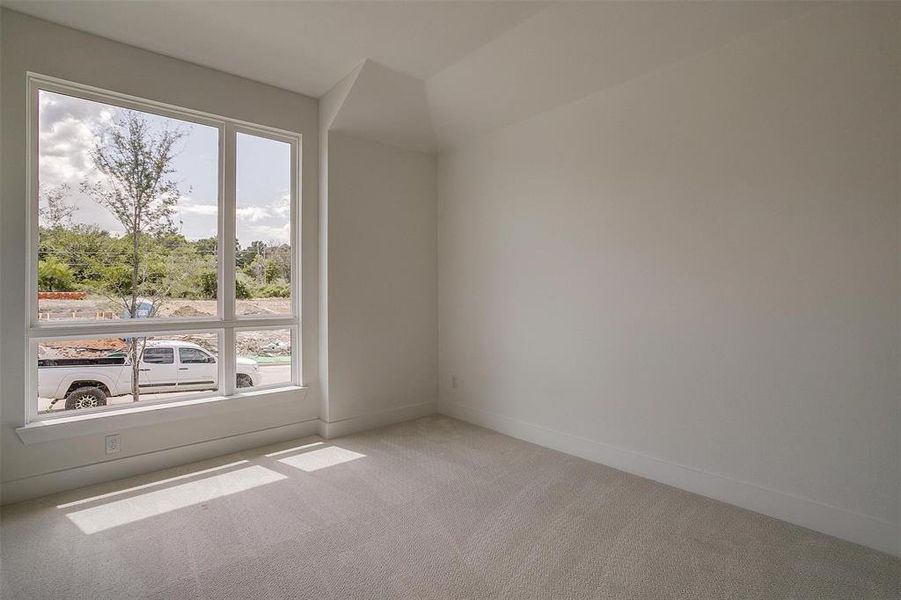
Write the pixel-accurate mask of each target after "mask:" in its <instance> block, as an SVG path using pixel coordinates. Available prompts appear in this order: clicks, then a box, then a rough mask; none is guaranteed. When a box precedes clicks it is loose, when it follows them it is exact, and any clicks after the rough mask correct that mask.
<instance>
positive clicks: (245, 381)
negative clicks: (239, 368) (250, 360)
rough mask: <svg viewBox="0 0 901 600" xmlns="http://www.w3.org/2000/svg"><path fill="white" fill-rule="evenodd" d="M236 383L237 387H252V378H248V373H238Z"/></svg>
mask: <svg viewBox="0 0 901 600" xmlns="http://www.w3.org/2000/svg"><path fill="white" fill-rule="evenodd" d="M236 383H237V387H239V388H249V387H253V379H251V378H250V375H245V374H244V373H238V377H237V382H236Z"/></svg>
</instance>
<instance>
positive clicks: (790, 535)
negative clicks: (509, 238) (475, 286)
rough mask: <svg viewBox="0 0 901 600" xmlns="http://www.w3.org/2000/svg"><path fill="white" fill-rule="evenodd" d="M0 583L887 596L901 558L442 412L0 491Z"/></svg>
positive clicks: (186, 594) (448, 594)
mask: <svg viewBox="0 0 901 600" xmlns="http://www.w3.org/2000/svg"><path fill="white" fill-rule="evenodd" d="M0 548H2V556H0V558H2V563H0V564H2V588H0V592H2V597H3V598H4V599H9V600H13V599H15V600H19V599H26V598H39V599H67V600H68V599H77V598H90V599H103V598H110V599H119V600H121V599H127V598H160V599H167V600H175V599H179V598H240V599H253V600H257V599H265V598H275V599H282V598H315V599H329V598H332V599H345V598H347V599H363V598H460V599H478V598H536V599H538V598H540V599H552V598H641V599H652V600H657V599H664V598H686V599H696V598H717V599H719V598H760V599H773V598H811V599H817V600H822V599H838V598H842V599H844V598H847V599H863V598H879V599H895V598H901V560H899V559H896V558H892V557H890V556H888V555H886V554H881V553H879V552H876V551H873V550H869V549H867V548H864V547H862V546H857V545H854V544H850V543H846V542H842V541H839V540H837V539H834V538H831V537H828V536H825V535H821V534H818V533H815V532H812V531H809V530H806V529H803V528H800V527H796V526H793V525H789V524H786V523H783V522H780V521H777V520H774V519H771V518H768V517H764V516H761V515H758V514H755V513H752V512H748V511H745V510H741V509H738V508H734V507H731V506H728V505H725V504H722V503H719V502H715V501H713V500H708V499H705V498H703V497H700V496H696V495H693V494H689V493H687V492H682V491H679V490H676V489H674V488H671V487H667V486H665V485H660V484H657V483H654V482H651V481H648V480H645V479H641V478H639V477H635V476H631V475H627V474H625V473H622V472H620V471H616V470H613V469H610V468H607V467H604V466H601V465H597V464H594V463H591V462H588V461H584V460H580V459H577V458H573V457H570V456H567V455H564V454H560V453H558V452H554V451H551V450H547V449H544V448H541V447H538V446H534V445H532V444H528V443H525V442H521V441H518V440H514V439H512V438H509V437H506V436H503V435H500V434H497V433H494V432H491V431H487V430H485V429H481V428H478V427H473V426H471V425H467V424H465V423H462V422H460V421H456V420H453V419H449V418H445V417H437V416H436V417H429V418H425V419H420V420H418V421H413V422H409V423H404V424H401V425H396V426H392V427H388V428H385V429H380V430H376V431H371V432H367V433H363V434H358V435H353V436H349V437H345V438H340V439H336V440H330V441H324V440H317V439H307V440H299V441H296V442H294V443H286V444H280V445H278V446H272V447H267V448H261V449H258V450H254V451H251V452H244V453H240V454H235V455H231V456H227V457H222V458H219V459H216V460H211V461H205V462H202V463H196V464H193V465H189V466H185V467H180V468H177V469H170V470H167V471H161V472H157V473H152V474H149V475H145V476H141V477H134V478H131V479H127V480H122V481H118V482H115V483H111V484H104V485H100V486H92V487H90V488H83V489H81V490H77V491H74V492H67V493H65V494H59V495H56V496H53V497H47V498H42V499H40V500H36V501H32V502H27V503H21V504H18V505H12V506H8V507H4V508H3V510H2V522H0Z"/></svg>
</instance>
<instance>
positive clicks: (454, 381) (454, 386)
mask: <svg viewBox="0 0 901 600" xmlns="http://www.w3.org/2000/svg"><path fill="white" fill-rule="evenodd" d="M451 389H452V390H455V389H457V376H456V375H451Z"/></svg>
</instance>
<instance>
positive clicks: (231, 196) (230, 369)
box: [219, 124, 237, 396]
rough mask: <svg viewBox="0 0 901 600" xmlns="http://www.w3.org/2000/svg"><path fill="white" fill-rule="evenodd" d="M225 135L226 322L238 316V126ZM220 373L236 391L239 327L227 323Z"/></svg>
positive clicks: (226, 388) (227, 389)
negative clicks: (236, 220) (236, 223)
mask: <svg viewBox="0 0 901 600" xmlns="http://www.w3.org/2000/svg"><path fill="white" fill-rule="evenodd" d="M224 134H225V135H224V136H223V152H222V158H221V160H222V174H223V182H222V194H221V202H220V206H219V214H220V218H221V219H222V220H221V223H220V227H219V232H220V233H219V235H220V238H219V247H220V249H221V250H220V252H219V258H220V261H221V263H222V266H221V267H220V271H221V273H222V285H221V287H220V288H219V289H220V290H221V291H220V293H219V296H220V298H221V299H222V300H221V302H222V304H221V306H222V311H223V312H222V315H223V317H224V318H225V320H226V321H233V320H234V319H235V240H236V239H237V238H236V235H235V206H236V205H235V202H236V200H235V198H236V195H237V166H236V163H237V141H236V140H237V134H236V130H235V127H234V125H231V124H226V125H225V131H224ZM219 357H220V359H221V360H220V363H221V366H220V373H221V377H222V379H221V380H220V382H219V389H220V390H221V391H222V393H223V394H225V395H226V396H229V395H231V394H233V393H234V391H235V371H236V364H235V361H236V354H235V330H234V328H233V327H232V326H226V327H225V329H224V331H223V334H222V347H221V348H220V350H219Z"/></svg>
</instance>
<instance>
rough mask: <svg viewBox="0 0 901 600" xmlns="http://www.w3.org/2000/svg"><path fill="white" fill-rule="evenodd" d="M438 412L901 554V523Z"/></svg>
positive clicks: (467, 414)
mask: <svg viewBox="0 0 901 600" xmlns="http://www.w3.org/2000/svg"><path fill="white" fill-rule="evenodd" d="M438 412H440V413H441V414H444V415H447V416H450V417H454V418H457V419H460V420H462V421H467V422H469V423H472V424H474V425H479V426H482V427H486V428H488V429H492V430H494V431H498V432H500V433H504V434H506V435H509V436H511V437H515V438H519V439H521V440H525V441H528V442H532V443H535V444H538V445H540V446H545V447H547V448H553V449H554V450H559V451H560V452H565V453H567V454H572V455H573V456H578V457H580V458H584V459H587V460H590V461H594V462H598V463H602V464H604V465H607V466H610V467H613V468H615V469H619V470H621V471H625V472H627V473H632V474H634V475H639V476H641V477H645V478H647V479H652V480H654V481H659V482H660V483H665V484H667V485H671V486H673V487H677V488H680V489H683V490H686V491H689V492H693V493H696V494H700V495H702V496H707V497H708V498H713V499H715V500H720V501H722V502H726V503H728V504H733V505H735V506H739V507H741V508H745V509H748V510H752V511H754V512H758V513H761V514H764V515H768V516H771V517H775V518H777V519H781V520H783V521H788V522H789V523H794V524H796V525H801V526H802V527H807V528H809V529H813V530H815V531H819V532H822V533H825V534H828V535H832V536H835V537H837V538H841V539H844V540H847V541H850V542H855V543H857V544H862V545H864V546H869V547H870V548H875V549H876V550H880V551H882V552H888V553H889V554H894V555H896V556H901V527H899V524H898V523H892V522H890V521H886V520H883V519H879V518H877V517H872V516H869V515H864V514H861V513H857V512H853V511H850V510H846V509H844V508H839V507H837V506H831V505H829V504H824V503H822V502H818V501H816V500H811V499H809V498H802V497H800V496H795V495H793V494H788V493H786V492H780V491H778V490H772V489H769V488H765V487H761V486H759V485H756V484H753V483H749V482H746V481H739V480H737V479H732V478H730V477H726V476H724V475H717V474H714V473H708V472H705V471H701V470H699V469H694V468H692V467H687V466H684V465H680V464H676V463H672V462H669V461H665V460H661V459H659V458H654V457H652V456H646V455H643V454H640V453H637V452H633V451H630V450H624V449H622V448H617V447H615V446H611V445H608V444H604V443H601V442H597V441H594V440H590V439H588V438H583V437H580V436H576V435H572V434H569V433H564V432H562V431H556V430H553V429H548V428H546V427H541V426H540V425H534V424H532V423H527V422H524V421H520V420H518V419H513V418H510V417H506V416H503V415H498V414H495V413H491V412H489V411H485V410H482V409H478V408H473V407H471V406H466V405H463V404H459V403H444V402H443V403H441V405H440V406H439V408H438Z"/></svg>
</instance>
